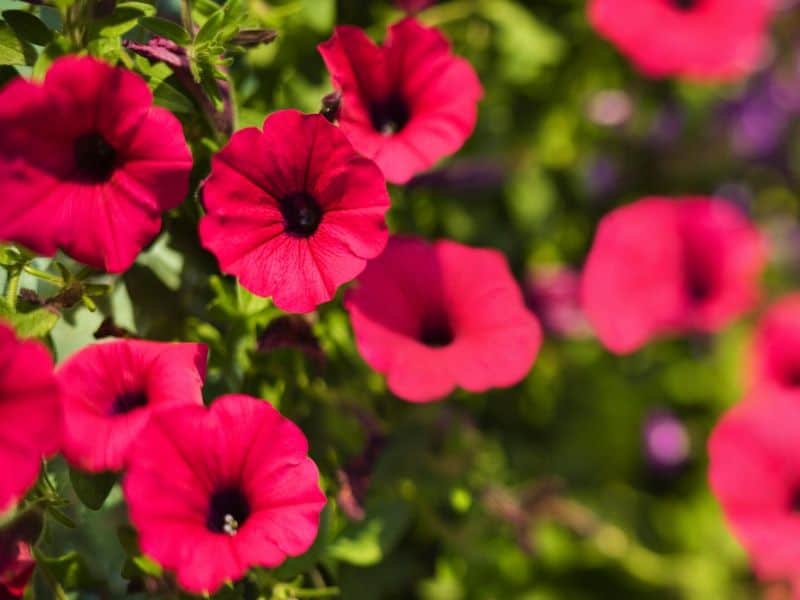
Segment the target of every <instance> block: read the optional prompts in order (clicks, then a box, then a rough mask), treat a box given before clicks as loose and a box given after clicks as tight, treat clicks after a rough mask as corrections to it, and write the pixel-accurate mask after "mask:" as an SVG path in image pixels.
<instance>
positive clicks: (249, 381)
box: [0, 0, 800, 600]
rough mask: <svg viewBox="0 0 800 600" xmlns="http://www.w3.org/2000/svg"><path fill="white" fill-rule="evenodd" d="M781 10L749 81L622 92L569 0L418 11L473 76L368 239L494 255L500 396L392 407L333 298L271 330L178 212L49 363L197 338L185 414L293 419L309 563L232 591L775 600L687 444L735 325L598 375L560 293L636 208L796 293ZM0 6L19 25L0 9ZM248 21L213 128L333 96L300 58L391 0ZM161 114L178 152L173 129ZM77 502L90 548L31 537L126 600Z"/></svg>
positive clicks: (106, 535) (375, 18)
mask: <svg viewBox="0 0 800 600" xmlns="http://www.w3.org/2000/svg"><path fill="white" fill-rule="evenodd" d="M794 4H795V3H794V2H787V3H785V7H784V8H783V9H782V10H781V11H779V13H778V16H777V18H776V19H775V21H774V23H773V27H772V42H771V44H772V45H771V49H770V52H769V53H768V56H767V57H766V58H765V60H764V64H763V65H762V66H761V68H760V69H759V70H758V71H757V72H756V73H755V74H753V75H752V76H751V77H750V78H749V79H746V80H743V81H740V82H737V83H735V84H730V85H724V86H720V85H714V86H701V85H695V84H684V83H680V82H676V81H653V80H647V79H645V78H644V77H642V76H641V75H639V74H637V73H636V72H635V71H634V70H633V68H632V66H631V65H630V64H629V63H628V61H627V60H626V59H625V58H624V57H623V56H621V55H620V54H619V53H618V52H617V51H616V50H615V49H614V48H613V47H612V46H611V45H610V44H608V43H607V42H605V41H604V40H602V39H601V38H599V37H598V36H597V35H596V34H595V33H594V32H593V31H592V29H591V28H590V27H589V25H588V23H587V21H586V18H585V3H584V2H583V1H582V0H528V1H524V0H451V1H441V2H436V3H434V4H433V5H432V6H431V7H430V8H428V9H426V10H425V11H423V12H422V13H421V14H420V15H419V18H420V19H421V20H422V21H424V22H425V23H427V24H429V25H435V26H437V27H440V28H442V29H443V30H444V31H445V32H446V34H447V35H448V37H449V38H450V39H451V40H452V42H453V46H454V48H455V51H456V52H457V53H458V54H460V55H462V56H464V57H466V58H467V59H468V60H469V61H470V62H471V63H472V65H473V66H474V67H475V68H476V69H477V71H478V73H479V75H480V78H481V81H482V83H483V86H484V88H485V98H484V100H483V102H482V103H481V105H480V118H479V121H478V126H477V129H476V131H475V133H474V135H473V136H472V137H471V138H470V140H469V141H468V142H467V144H466V146H465V148H464V149H463V150H462V151H461V152H459V153H458V154H457V155H455V156H454V157H452V158H450V159H448V160H446V161H445V162H443V163H442V164H441V165H440V166H439V167H437V168H436V169H435V170H433V171H432V172H430V173H427V174H425V175H422V176H419V177H417V178H416V179H415V180H414V181H412V182H411V183H410V184H409V185H408V186H406V187H396V186H395V187H391V188H390V192H391V195H392V202H393V206H392V209H391V212H390V215H389V220H390V226H391V228H392V230H393V231H396V232H413V233H417V234H420V235H423V236H425V237H427V238H431V239H435V238H443V237H446V238H451V239H455V240H458V241H460V242H463V243H466V244H471V245H478V246H489V247H494V248H497V249H499V250H501V251H503V252H504V253H505V254H506V256H507V257H508V259H509V261H510V263H511V265H512V268H513V270H514V273H515V275H517V276H518V278H519V281H520V284H521V285H522V286H523V288H524V290H525V293H526V297H527V299H528V301H529V303H530V306H531V308H532V310H534V311H535V312H536V314H537V315H538V317H539V318H540V320H541V322H542V324H543V326H544V327H545V330H546V334H547V337H546V341H545V343H544V346H543V348H542V350H541V353H540V356H539V358H538V360H537V361H536V364H535V365H534V368H533V370H532V371H531V373H530V375H529V376H528V377H527V379H526V380H525V381H524V382H522V383H521V384H520V385H518V386H516V387H514V388H511V389H508V390H503V391H493V392H490V393H487V394H481V395H474V394H468V393H464V392H457V393H455V394H454V395H453V396H452V397H450V398H449V399H447V400H446V401H443V402H439V403H434V404H430V405H411V404H407V403H405V402H403V401H401V400H399V399H397V398H395V397H392V396H391V395H390V394H389V393H388V392H387V390H386V388H385V385H384V383H383V380H382V378H381V377H380V376H378V375H377V374H375V373H373V372H371V370H370V369H369V368H368V367H367V366H366V365H365V364H364V362H363V361H362V360H361V358H360V357H359V356H358V354H357V352H356V351H355V348H354V345H353V339H352V332H351V330H350V328H349V324H348V321H347V317H346V314H345V312H344V310H343V309H342V308H341V303H340V302H332V303H329V304H327V305H324V306H322V307H320V310H319V311H318V312H317V313H316V314H314V315H312V317H311V319H310V321H307V320H303V319H299V320H297V319H281V318H280V312H279V311H277V310H276V309H274V308H273V307H271V305H270V304H269V302H268V301H265V300H262V299H259V298H254V297H252V296H250V295H249V294H247V293H246V292H244V291H243V290H242V289H241V288H238V287H237V286H236V285H235V282H234V281H233V280H231V279H229V278H223V277H220V276H218V275H215V273H216V265H215V263H214V261H213V259H212V257H211V256H210V255H207V254H206V253H205V252H204V251H202V250H201V249H200V248H199V244H198V242H197V238H196V233H195V231H194V223H195V222H196V219H197V215H198V211H199V207H198V204H197V202H194V203H187V205H184V207H182V208H181V209H179V211H176V212H175V213H174V214H173V215H172V216H171V217H170V218H169V219H168V220H167V223H166V226H165V232H164V234H163V235H162V236H161V237H160V238H159V239H158V241H157V242H156V243H155V244H154V245H153V246H152V247H151V248H150V249H149V250H148V252H146V253H145V254H144V255H143V257H141V258H140V259H139V261H138V263H137V265H136V266H135V267H134V268H133V269H132V270H131V271H129V272H128V273H126V274H125V275H124V276H123V277H122V278H120V279H119V280H118V281H116V282H115V291H114V294H113V296H112V298H111V300H110V301H109V302H106V303H103V304H101V306H100V310H99V311H98V312H95V313H91V312H89V311H88V310H85V309H82V310H80V311H78V312H76V313H74V314H73V316H72V317H71V318H70V320H71V321H72V322H71V323H70V322H62V323H60V324H59V325H58V326H57V329H56V330H55V333H54V335H53V342H54V347H55V349H56V352H57V353H58V355H59V358H63V357H64V356H66V355H68V354H69V353H70V352H72V351H73V350H74V349H76V348H78V347H80V346H82V345H84V344H86V343H89V342H90V341H92V340H93V334H94V332H95V331H96V330H97V328H98V327H99V326H100V323H101V322H102V321H103V320H104V319H105V318H106V317H112V318H113V320H114V322H115V324H116V325H118V326H121V327H125V328H128V329H130V330H132V331H135V332H136V333H137V334H138V335H141V336H144V337H149V338H154V339H173V338H176V339H177V338H180V339H190V340H199V341H204V342H206V343H208V344H209V345H210V347H211V368H210V374H209V383H208V385H207V389H206V394H207V397H208V398H209V399H211V398H213V397H215V396H216V395H218V394H219V393H222V392H226V391H233V390H236V391H243V392H247V393H253V394H255V395H259V396H262V397H264V398H267V399H269V400H270V401H272V402H274V403H275V404H276V405H277V406H278V407H279V408H280V410H281V411H282V412H283V413H284V414H286V415H287V416H288V417H290V418H292V419H295V420H296V421H298V422H299V424H300V425H301V427H302V428H303V429H304V431H305V432H306V433H307V435H308V437H309V439H310V443H311V454H312V456H313V457H314V459H315V460H316V461H317V462H318V464H319V465H320V468H321V471H322V473H323V477H324V480H325V486H326V489H327V491H328V493H329V495H330V496H331V498H332V501H331V502H330V504H329V506H328V508H327V509H326V512H325V520H324V526H323V529H322V532H321V534H320V539H319V540H318V542H317V544H316V545H315V546H314V548H313V549H312V551H311V552H310V553H309V554H308V555H307V556H305V557H303V558H301V559H296V560H293V561H290V563H288V564H287V565H285V566H284V567H282V568H281V569H279V570H278V571H276V572H275V573H272V574H266V573H256V574H254V575H253V576H252V578H253V581H258V578H259V577H275V578H277V579H279V580H290V579H292V578H293V577H295V576H298V575H301V576H302V577H304V578H307V579H310V580H314V578H318V579H321V580H324V581H325V582H330V583H334V584H336V585H339V586H340V587H341V589H342V597H343V598H345V599H351V598H352V599H356V600H373V599H374V600H378V599H408V598H421V599H423V600H468V599H480V600H492V599H494V600H500V599H503V600H506V599H515V600H557V599H569V600H582V599H606V598H608V599H616V598H648V599H660V598H664V599H667V598H681V599H682V598H686V599H698V600H700V599H702V600H709V599H737V598H755V597H760V596H761V595H762V594H763V595H764V596H765V597H769V598H771V599H773V600H774V599H777V598H788V597H789V596H788V592H787V591H786V590H783V589H782V588H780V587H775V586H773V587H771V588H764V587H760V586H759V584H757V583H756V581H755V579H754V577H753V576H752V574H751V573H750V571H749V569H748V567H747V561H746V558H745V555H744V553H743V551H742V550H741V549H740V547H739V546H738V545H737V544H736V543H735V542H734V541H733V539H732V537H731V536H730V534H729V533H728V531H727V529H726V527H725V525H724V523H723V520H722V517H721V512H720V509H719V507H718V505H717V503H716V502H715V500H714V499H713V497H712V496H711V493H710V491H709V489H708V485H707V480H706V462H707V459H706V450H705V445H706V439H707V435H708V433H709V431H710V429H711V428H712V426H713V425H714V423H715V422H716V420H717V419H718V417H719V415H720V414H721V413H722V412H723V411H724V410H725V408H726V407H728V406H729V405H731V404H733V403H734V402H736V401H737V399H738V398H739V396H740V395H741V391H742V389H741V381H740V379H741V378H740V375H741V372H742V364H743V360H744V356H743V351H744V349H745V348H746V344H747V341H748V336H749V333H750V331H751V328H752V320H753V319H754V317H755V315H756V314H757V312H756V313H754V314H752V315H750V318H749V319H746V320H744V321H741V322H739V323H737V324H736V325H734V326H732V327H729V328H728V329H726V330H725V331H723V332H721V333H720V334H718V335H716V336H713V337H694V338H688V339H687V338H683V339H669V340H664V341H658V342H654V343H650V344H649V345H648V346H647V347H645V348H644V349H643V350H641V351H639V352H637V353H635V354H633V355H631V356H627V357H616V356H613V355H611V354H610V353H609V352H607V351H606V350H604V349H603V348H602V347H601V345H600V344H599V343H598V342H597V341H596V340H595V339H594V338H593V336H592V334H591V331H590V329H589V327H588V325H587V324H586V323H585V321H584V320H583V318H582V315H581V313H580V308H579V307H578V305H577V298H576V292H577V277H578V273H579V271H580V268H581V264H582V261H583V260H584V258H585V256H586V254H587V251H588V249H589V247H590V244H591V241H592V237H593V233H594V230H595V227H596V224H597V222H598V220H599V219H600V218H601V217H602V216H603V215H604V214H606V213H607V212H608V211H610V210H611V209H612V208H614V207H615V206H618V205H620V204H623V203H626V202H630V201H632V200H635V199H637V198H639V197H641V196H644V195H658V194H662V195H679V194H715V195H719V196H722V197H725V198H728V199H730V200H731V201H732V202H735V203H736V204H737V205H739V206H740V207H741V208H743V209H744V210H745V211H746V212H747V213H748V214H749V215H750V216H751V217H752V218H753V219H754V220H755V221H756V222H757V223H758V224H759V226H760V227H761V229H762V230H763V231H764V233H765V234H766V236H767V237H768V239H769V241H770V245H771V263H770V268H769V270H768V273H767V276H766V278H765V281H764V294H763V304H766V303H767V302H768V301H769V300H771V299H774V298H775V297H777V296H779V295H780V294H782V293H784V292H786V291H788V290H790V289H792V288H793V287H794V285H795V283H796V280H797V278H798V275H800V273H798V264H800V262H798V258H800V229H799V228H798V225H797V217H798V208H800V205H799V204H798V198H797V189H798V185H797V184H798V181H797V178H798V173H800V171H799V170H798V169H800V143H799V142H800V137H798V135H797V131H796V130H797V123H798V119H797V117H798V115H799V114H800V43H798V41H800V35H798V34H800V11H798V10H795V9H794V7H793V5H794ZM10 6H14V7H20V6H23V5H22V4H21V3H15V2H10V1H9V0H0V7H3V8H6V7H10ZM177 10H178V8H177V5H174V6H173V5H169V4H164V5H163V6H161V12H162V14H165V15H169V14H177ZM249 11H250V16H251V19H252V21H253V23H254V24H258V25H261V26H267V27H272V28H275V29H277V31H278V33H279V37H278V39H277V41H276V42H274V43H273V44H271V45H268V46H263V47H259V48H255V49H252V50H250V51H249V52H248V53H247V54H246V55H243V56H240V57H238V58H237V59H236V61H235V62H234V64H233V66H232V67H231V69H230V74H231V78H232V81H233V92H234V94H235V100H236V101H235V104H236V105H237V106H238V107H239V108H238V114H237V115H236V127H237V128H239V127H244V126H250V125H260V124H261V122H262V121H263V118H264V116H265V114H267V113H269V112H271V111H274V110H276V109H279V108H289V107H294V108H299V109H301V110H304V111H307V112H317V111H319V109H320V106H321V99H322V97H323V96H324V95H325V94H327V93H329V92H330V91H332V86H331V84H330V82H329V79H328V76H327V73H326V71H325V68H324V65H323V62H322V59H321V58H320V56H319V54H318V53H317V51H316V45H317V44H318V43H320V42H322V41H324V40H325V39H327V38H328V37H329V36H330V34H331V32H332V28H333V26H334V25H335V24H337V23H349V24H356V25H359V26H361V27H364V28H365V29H366V30H367V31H368V33H369V34H370V36H371V37H373V39H376V40H380V39H382V38H383V36H384V34H385V30H386V25H387V24H388V23H390V22H392V21H394V20H396V19H398V18H400V16H401V15H402V13H400V12H399V11H398V10H396V9H395V8H394V7H393V6H392V4H391V3H390V2H389V1H388V0H386V1H382V0H375V1H366V0H340V1H338V2H336V1H334V0H303V1H291V2H277V1H275V2H268V3H267V2H264V1H263V0H250V2H249ZM137 36H140V37H141V36H144V33H143V32H137V30H134V32H133V33H132V34H130V37H132V38H134V39H136V38H137ZM142 39H144V38H143V37H142ZM21 71H23V72H24V69H23V70H21ZM195 113H196V111H195ZM179 116H180V117H181V118H182V119H183V120H184V124H185V126H186V129H187V133H188V134H189V135H190V136H191V135H192V132H193V131H196V130H197V128H198V127H199V126H198V125H197V123H195V122H194V121H193V119H196V117H195V116H193V114H192V113H191V111H187V112H186V113H185V114H180V113H179ZM201 137H202V136H201V135H199V134H198V136H196V139H195V140H194V142H193V144H195V155H196V157H197V158H198V163H199V165H198V167H197V172H198V174H199V173H203V172H205V171H204V169H206V168H207V163H206V165H205V166H204V165H203V160H207V158H208V154H206V155H205V158H204V157H203V154H202V152H198V150H197V147H199V145H200V141H199V140H200V139H201ZM28 285H31V286H33V285H35V284H34V283H33V282H29V283H28ZM42 285H46V284H42ZM763 304H762V306H763ZM57 470H58V469H57ZM61 477H62V479H63V473H62V475H61ZM65 493H66V492H65ZM76 507H77V504H75V505H74V507H72V508H69V509H67V513H68V514H70V515H71V516H72V517H73V518H74V519H76V520H78V521H80V522H82V523H84V524H88V526H89V528H88V529H86V528H82V529H79V530H77V531H79V532H80V533H77V534H76V533H75V532H70V531H68V530H67V529H66V528H64V527H62V526H60V525H58V524H54V525H51V526H49V527H48V530H47V532H46V536H47V537H46V540H45V546H44V547H45V548H48V550H49V553H50V554H52V555H56V554H58V553H60V552H65V551H67V550H70V549H73V548H78V549H80V550H83V551H84V554H85V557H86V558H87V565H86V567H87V568H88V569H89V571H90V572H91V573H92V574H93V575H94V576H96V577H98V578H100V579H105V580H106V581H108V582H109V583H108V584H107V585H108V587H106V588H103V589H104V591H103V592H102V593H101V592H96V593H95V595H96V596H99V597H110V596H121V595H123V594H124V593H125V591H124V590H125V589H126V585H127V584H126V582H125V581H124V579H123V578H122V577H121V576H120V575H119V573H120V567H121V565H122V563H123V561H124V553H123V551H122V549H121V548H120V545H119V542H118V541H117V539H115V536H113V535H111V533H110V532H111V531H113V530H114V528H118V527H120V526H123V524H124V518H125V517H124V515H125V513H124V507H123V506H122V505H121V497H120V494H119V493H118V490H115V491H114V492H112V496H111V497H110V498H109V500H108V501H107V502H106V504H105V508H104V509H103V511H101V512H97V513H95V512H91V511H88V510H86V509H78V508H76ZM121 531H122V532H123V535H124V531H125V530H124V528H123V529H122V530H121ZM76 540H77V542H76ZM126 577H128V578H129V579H130V578H131V572H130V571H129V572H128V574H127V575H126ZM39 585H40V586H41V582H39ZM38 589H39V590H40V591H41V589H43V588H41V587H40V588H38ZM130 589H135V586H132V587H131V588H130ZM242 589H244V590H245V592H241V593H243V594H245V597H247V596H246V590H247V589H248V588H247V586H246V585H245V587H244V588H242ZM41 593H44V594H46V593H47V592H41ZM88 594H89V592H81V593H80V594H79V595H80V597H91V596H90V595H88ZM37 597H39V596H37ZM42 597H46V596H42ZM253 597H255V596H253Z"/></svg>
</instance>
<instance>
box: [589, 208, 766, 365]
mask: <svg viewBox="0 0 800 600" xmlns="http://www.w3.org/2000/svg"><path fill="white" fill-rule="evenodd" d="M765 261H766V249H765V243H764V240H763V239H762V237H761V235H760V234H759V232H758V230H757V229H756V228H755V227H754V226H753V225H752V224H751V223H750V222H749V221H748V220H747V219H746V218H745V216H744V215H743V214H742V213H741V212H740V211H739V210H738V209H737V208H735V207H734V206H733V205H732V204H730V203H728V202H726V201H723V200H715V199H712V198H678V199H669V198H645V199H642V200H639V201H638V202H634V203H633V204H630V205H627V206H623V207H621V208H618V209H616V210H614V211H612V212H611V213H609V214H608V215H606V216H605V217H604V218H603V220H602V221H601V223H600V225H599V227H598V229H597V234H596V235H595V239H594V243H593V244H592V249H591V251H590V253H589V257H588V259H587V262H586V266H585V268H584V272H583V280H582V282H581V297H582V304H583V307H584V311H585V313H586V315H587V316H588V318H589V320H590V322H591V324H592V325H593V327H594V329H595V332H596V333H597V336H598V337H599V338H600V340H601V341H602V342H603V343H604V344H605V345H606V347H608V348H609V349H610V350H612V351H614V352H617V353H620V354H624V353H628V352H632V351H634V350H636V349H638V348H639V347H640V346H642V345H644V344H645V343H646V342H647V341H648V340H649V339H651V338H653V337H657V336H661V335H665V334H669V333H683V332H689V331H700V332H711V331H716V330H718V329H720V328H722V327H724V326H725V325H726V324H728V323H729V322H730V321H732V320H733V319H735V318H736V317H738V316H739V315H741V314H742V313H744V312H745V311H747V310H748V309H749V308H751V307H752V306H753V304H754V303H755V302H756V299H757V298H758V292H759V286H758V280H759V277H760V275H761V271H762V269H763V267H764V263H765Z"/></svg>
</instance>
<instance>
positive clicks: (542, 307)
mask: <svg viewBox="0 0 800 600" xmlns="http://www.w3.org/2000/svg"><path fill="white" fill-rule="evenodd" d="M580 283H581V277H580V273H579V272H577V271H575V270H573V269H570V268H569V267H563V266H559V265H551V266H547V267H537V268H535V269H533V270H532V271H531V272H530V273H528V275H527V277H526V278H525V282H524V289H523V291H524V293H525V300H526V302H527V304H528V307H529V308H530V309H531V310H532V311H533V312H534V313H535V314H536V316H537V317H539V321H540V322H541V323H542V326H543V327H544V329H545V331H548V332H550V333H553V334H555V335H557V336H562V337H586V336H588V335H590V329H589V324H588V323H587V322H586V318H585V317H584V315H583V311H582V310H581V305H580Z"/></svg>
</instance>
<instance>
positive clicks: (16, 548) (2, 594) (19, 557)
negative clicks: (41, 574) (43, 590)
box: [0, 534, 36, 600]
mask: <svg viewBox="0 0 800 600" xmlns="http://www.w3.org/2000/svg"><path fill="white" fill-rule="evenodd" d="M0 535H2V534H0ZM35 567H36V561H35V560H34V558H33V554H31V547H30V545H29V544H28V543H26V542H24V541H22V540H18V541H16V542H14V543H13V544H10V546H9V547H8V548H6V547H5V544H0V600H15V599H16V598H22V597H23V595H24V594H25V588H26V587H28V583H29V582H30V580H31V577H32V576H33V570H34V568H35Z"/></svg>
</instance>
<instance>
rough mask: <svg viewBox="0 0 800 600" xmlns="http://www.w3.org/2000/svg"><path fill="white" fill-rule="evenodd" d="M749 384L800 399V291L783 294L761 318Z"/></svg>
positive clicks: (754, 341)
mask: <svg viewBox="0 0 800 600" xmlns="http://www.w3.org/2000/svg"><path fill="white" fill-rule="evenodd" d="M749 384H750V386H751V387H754V388H757V389H763V388H768V389H769V390H770V392H779V393H786V394H791V395H793V397H794V398H795V399H798V398H800V293H794V294H789V295H788V296H784V297H783V298H781V299H780V300H778V301H777V302H775V303H774V304H773V305H772V306H770V307H769V309H767V311H766V312H765V313H764V314H763V315H762V316H761V318H760V319H759V322H758V326H757V328H756V332H755V336H754V340H753V345H752V348H751V351H750V382H749Z"/></svg>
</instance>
